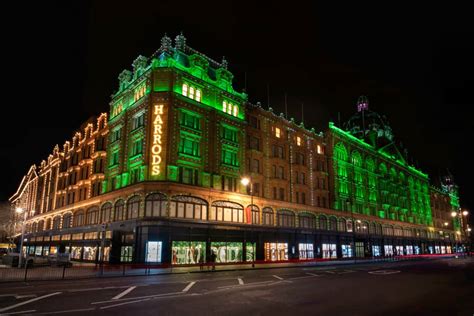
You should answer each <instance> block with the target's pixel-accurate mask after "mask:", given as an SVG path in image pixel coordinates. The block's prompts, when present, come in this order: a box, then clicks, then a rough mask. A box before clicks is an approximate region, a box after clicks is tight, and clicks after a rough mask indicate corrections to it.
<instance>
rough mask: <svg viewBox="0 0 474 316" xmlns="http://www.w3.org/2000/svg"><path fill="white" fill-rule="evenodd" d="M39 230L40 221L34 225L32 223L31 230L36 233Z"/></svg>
mask: <svg viewBox="0 0 474 316" xmlns="http://www.w3.org/2000/svg"><path fill="white" fill-rule="evenodd" d="M37 231H38V222H34V223H33V225H31V232H32V233H36V232H37Z"/></svg>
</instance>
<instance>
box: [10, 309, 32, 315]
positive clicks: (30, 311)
mask: <svg viewBox="0 0 474 316" xmlns="http://www.w3.org/2000/svg"><path fill="white" fill-rule="evenodd" d="M34 312H36V309H30V310H27V311H21V312H12V313H5V314H2V315H17V314H27V313H34Z"/></svg>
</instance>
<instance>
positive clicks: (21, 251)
mask: <svg viewBox="0 0 474 316" xmlns="http://www.w3.org/2000/svg"><path fill="white" fill-rule="evenodd" d="M15 212H16V213H17V214H21V213H23V221H22V222H21V241H20V255H19V258H18V268H21V263H22V259H23V240H24V239H25V222H26V214H27V211H26V210H24V209H22V208H21V207H17V208H16V209H15Z"/></svg>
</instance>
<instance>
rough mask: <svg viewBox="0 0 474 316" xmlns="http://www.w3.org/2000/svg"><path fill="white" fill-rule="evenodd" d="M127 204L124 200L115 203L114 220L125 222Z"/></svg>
mask: <svg viewBox="0 0 474 316" xmlns="http://www.w3.org/2000/svg"><path fill="white" fill-rule="evenodd" d="M124 208H125V202H124V201H123V200H118V201H117V202H115V208H114V219H115V220H116V221H123V220H124V219H125V210H124Z"/></svg>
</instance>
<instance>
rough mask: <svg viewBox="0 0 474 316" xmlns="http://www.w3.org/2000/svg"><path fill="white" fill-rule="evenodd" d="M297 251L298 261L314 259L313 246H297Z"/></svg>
mask: <svg viewBox="0 0 474 316" xmlns="http://www.w3.org/2000/svg"><path fill="white" fill-rule="evenodd" d="M298 251H299V258H300V259H303V260H305V259H314V248H313V244H298Z"/></svg>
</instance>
